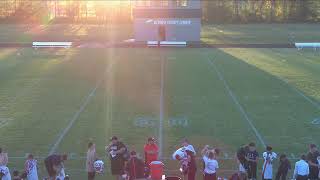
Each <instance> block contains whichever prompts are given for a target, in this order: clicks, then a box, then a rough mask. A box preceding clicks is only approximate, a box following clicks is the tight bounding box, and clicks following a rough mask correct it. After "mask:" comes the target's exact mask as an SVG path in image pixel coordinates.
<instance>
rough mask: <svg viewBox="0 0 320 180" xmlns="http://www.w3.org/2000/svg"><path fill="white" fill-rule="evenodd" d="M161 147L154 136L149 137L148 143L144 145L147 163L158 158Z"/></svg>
mask: <svg viewBox="0 0 320 180" xmlns="http://www.w3.org/2000/svg"><path fill="white" fill-rule="evenodd" d="M158 153H159V148H158V145H157V144H156V143H155V139H154V138H153V137H150V138H148V142H147V144H146V145H145V146H144V154H145V164H146V165H147V166H149V164H150V163H151V162H152V161H157V160H158Z"/></svg>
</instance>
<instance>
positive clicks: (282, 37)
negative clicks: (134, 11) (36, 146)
mask: <svg viewBox="0 0 320 180" xmlns="http://www.w3.org/2000/svg"><path fill="white" fill-rule="evenodd" d="M319 29H320V24H224V25H223V24H220V25H219V24H215V25H203V27H202V31H201V41H202V42H204V43H208V44H223V43H227V44H239V43H244V44H246V43H253V44H259V43H260V44H261V43H271V44H272V43H276V44H286V43H294V42H310V41H311V42H319V41H320V36H319V32H318V31H319ZM109 33H112V38H110V36H106V34H109ZM131 38H133V27H132V26H131V25H128V24H122V25H87V24H43V25H26V24H20V25H17V24H1V26H0V42H7V43H8V42H11V43H12V42H16V43H17V42H18V43H30V42H32V41H40V40H47V41H48V40H50V41H54V40H55V41H75V40H77V41H79V40H80V41H103V42H104V41H120V40H127V39H131Z"/></svg>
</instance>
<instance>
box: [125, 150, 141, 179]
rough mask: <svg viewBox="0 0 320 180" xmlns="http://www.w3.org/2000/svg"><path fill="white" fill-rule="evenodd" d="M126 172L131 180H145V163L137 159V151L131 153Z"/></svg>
mask: <svg viewBox="0 0 320 180" xmlns="http://www.w3.org/2000/svg"><path fill="white" fill-rule="evenodd" d="M126 171H127V174H128V176H129V180H143V179H144V163H143V161H142V160H141V159H139V158H138V157H137V153H136V152H135V151H131V153H130V160H129V161H128V163H127V165H126Z"/></svg>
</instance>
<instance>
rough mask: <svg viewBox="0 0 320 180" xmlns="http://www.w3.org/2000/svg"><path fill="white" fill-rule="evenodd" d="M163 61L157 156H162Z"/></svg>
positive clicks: (162, 64)
mask: <svg viewBox="0 0 320 180" xmlns="http://www.w3.org/2000/svg"><path fill="white" fill-rule="evenodd" d="M164 63H165V58H163V59H161V86H160V111H159V112H160V116H159V132H158V141H159V158H160V159H161V158H162V151H163V150H162V148H163V116H164V107H163V106H164V102H163V101H164Z"/></svg>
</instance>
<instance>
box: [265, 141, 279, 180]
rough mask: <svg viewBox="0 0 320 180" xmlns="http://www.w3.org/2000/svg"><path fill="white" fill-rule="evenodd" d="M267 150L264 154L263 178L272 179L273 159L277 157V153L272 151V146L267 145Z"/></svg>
mask: <svg viewBox="0 0 320 180" xmlns="http://www.w3.org/2000/svg"><path fill="white" fill-rule="evenodd" d="M266 150H267V151H266V152H264V153H263V154H262V157H263V159H264V163H263V167H262V179H264V180H272V161H273V160H274V159H276V158H277V154H276V153H275V152H272V147H271V146H267V148H266Z"/></svg>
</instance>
